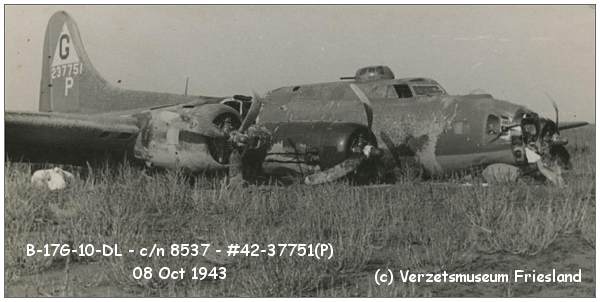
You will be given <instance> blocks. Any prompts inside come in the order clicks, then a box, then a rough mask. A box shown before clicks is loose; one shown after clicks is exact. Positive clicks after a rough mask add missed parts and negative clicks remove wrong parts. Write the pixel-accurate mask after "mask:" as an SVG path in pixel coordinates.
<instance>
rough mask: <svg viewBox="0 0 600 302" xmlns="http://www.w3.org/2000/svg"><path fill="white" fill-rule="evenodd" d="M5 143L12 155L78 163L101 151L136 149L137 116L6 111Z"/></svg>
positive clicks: (114, 151) (27, 158) (95, 155)
mask: <svg viewBox="0 0 600 302" xmlns="http://www.w3.org/2000/svg"><path fill="white" fill-rule="evenodd" d="M4 120H5V122H4V123H5V124H4V125H5V146H6V153H7V155H8V156H9V157H10V158H15V159H24V160H31V161H42V162H47V161H53V162H60V163H75V162H81V161H90V160H94V158H95V157H97V156H98V155H99V154H120V155H122V154H124V153H125V152H127V151H129V150H132V149H133V145H134V144H135V140H136V137H137V134H138V132H139V128H138V126H137V125H136V123H137V119H136V118H134V117H131V116H128V117H116V116H113V117H109V116H94V115H83V114H68V113H47V112H43V113H42V112H40V113H37V112H6V113H5V114H4Z"/></svg>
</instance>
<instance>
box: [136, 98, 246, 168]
mask: <svg viewBox="0 0 600 302" xmlns="http://www.w3.org/2000/svg"><path fill="white" fill-rule="evenodd" d="M141 115H142V116H140V117H139V120H140V125H139V127H140V129H141V131H140V134H139V136H138V138H137V141H136V144H135V148H134V156H135V157H136V159H139V160H142V161H144V163H145V164H146V165H147V166H152V167H160V168H182V169H184V170H187V171H189V172H196V171H210V170H221V169H225V168H226V166H225V164H227V161H228V159H229V156H228V154H227V150H223V149H224V148H225V149H226V148H227V146H228V144H227V142H226V138H225V137H223V135H222V134H223V131H224V130H226V128H233V129H237V127H239V125H240V117H239V114H238V112H236V111H235V110H234V109H232V108H231V107H229V106H226V105H222V104H207V105H199V106H189V107H187V106H181V107H176V108H174V109H157V110H150V111H146V112H144V113H142V114H141Z"/></svg>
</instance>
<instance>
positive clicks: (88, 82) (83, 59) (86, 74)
mask: <svg viewBox="0 0 600 302" xmlns="http://www.w3.org/2000/svg"><path fill="white" fill-rule="evenodd" d="M43 56H44V57H43V60H42V62H43V64H42V80H41V86H40V103H39V110H40V111H54V112H81V111H82V107H84V106H86V103H85V99H86V96H85V94H86V93H94V92H101V90H102V88H103V87H105V86H107V83H106V81H105V80H104V79H102V77H101V76H100V75H98V73H97V72H96V70H95V69H94V67H93V66H92V64H91V62H90V59H89V58H88V56H87V53H86V52H85V49H84V48H83V43H82V42H81V37H80V36H79V29H78V28H77V24H76V23H75V21H74V20H73V19H72V18H71V17H70V16H69V15H68V14H67V13H66V12H64V11H60V12H57V13H55V14H54V15H52V17H51V18H50V21H48V27H47V28H46V37H45V39H44V51H43ZM87 100H89V101H93V100H94V98H93V97H92V98H87Z"/></svg>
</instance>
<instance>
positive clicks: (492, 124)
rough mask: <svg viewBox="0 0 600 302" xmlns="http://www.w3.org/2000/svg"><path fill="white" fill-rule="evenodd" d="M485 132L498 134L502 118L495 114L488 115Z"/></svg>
mask: <svg viewBox="0 0 600 302" xmlns="http://www.w3.org/2000/svg"><path fill="white" fill-rule="evenodd" d="M485 129H486V130H485V132H486V133H487V134H488V135H498V133H500V131H502V130H501V129H500V118H499V117H497V116H495V115H492V114H490V115H488V118H487V123H486V128H485Z"/></svg>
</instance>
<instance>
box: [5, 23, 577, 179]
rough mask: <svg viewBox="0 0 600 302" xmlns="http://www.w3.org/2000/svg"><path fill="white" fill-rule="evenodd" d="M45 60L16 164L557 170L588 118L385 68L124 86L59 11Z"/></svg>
mask: <svg viewBox="0 0 600 302" xmlns="http://www.w3.org/2000/svg"><path fill="white" fill-rule="evenodd" d="M43 56H44V57H43V68H42V82H41V90H40V105H39V109H40V113H26V112H7V113H5V127H6V148H7V155H8V156H9V158H11V159H13V160H24V161H42V162H55V163H69V164H85V163H86V162H94V161H97V160H98V159H101V158H107V157H108V158H111V159H114V160H121V159H122V158H123V157H124V156H127V158H130V159H133V161H134V162H140V163H143V164H144V165H146V166H148V167H157V168H182V169H185V170H186V171H189V172H202V171H220V170H229V171H230V173H232V174H236V175H238V176H241V177H244V178H251V177H254V176H256V175H257V174H261V173H265V174H266V175H282V174H289V173H299V174H301V175H303V176H305V182H306V183H307V184H318V183H323V182H327V181H333V180H336V179H339V178H342V177H345V176H349V175H350V176H357V177H364V178H366V179H367V180H375V179H392V180H393V177H394V173H395V172H394V170H397V169H401V168H402V167H404V166H406V164H407V163H414V164H416V165H418V166H421V167H423V169H424V171H425V172H426V173H427V174H429V175H443V174H446V173H452V172H454V171H458V170H463V169H471V168H473V167H486V166H488V165H491V164H494V163H505V164H510V165H514V166H517V167H521V168H524V169H525V168H527V167H531V166H532V165H534V163H536V162H538V160H543V163H544V165H543V167H547V168H548V169H549V170H550V171H551V172H550V173H552V171H553V170H552V169H553V167H554V166H556V165H557V164H560V165H563V166H565V167H567V166H568V161H569V159H568V153H567V152H566V150H565V149H564V144H566V141H564V140H563V139H562V138H561V137H560V134H559V130H562V129H568V128H573V127H578V126H582V125H585V124H586V123H584V122H575V123H558V110H557V116H556V119H555V120H554V121H553V120H550V119H546V118H542V117H539V116H538V115H537V114H536V113H535V112H533V111H531V110H529V109H527V108H525V107H523V106H520V105H516V104H513V103H509V102H506V101H500V100H496V99H494V98H493V97H492V96H491V95H487V94H480V95H466V96H450V95H448V94H447V93H446V91H445V90H444V89H443V88H442V87H441V85H439V84H438V83H437V82H436V81H434V80H430V79H425V78H408V79H396V78H395V77H394V74H393V72H392V71H391V69H389V68H388V67H386V66H370V67H365V68H361V69H359V70H358V71H357V73H356V75H355V76H353V77H345V78H342V81H340V82H332V83H320V84H310V85H299V86H289V87H282V88H279V89H276V90H273V91H271V92H269V93H268V94H267V95H266V97H265V98H264V99H261V98H259V97H258V96H256V95H255V96H254V97H246V96H240V95H236V96H233V97H205V96H188V95H187V94H186V95H176V94H168V93H156V92H146V91H133V90H125V89H121V88H117V87H114V86H112V85H111V84H110V83H108V82H107V81H105V80H104V79H103V78H102V77H101V76H100V75H99V74H98V72H97V71H96V70H95V68H94V67H93V65H92V64H91V62H90V60H89V58H88V56H87V54H86V52H85V50H84V48H83V44H82V41H81V37H80V35H79V31H78V28H77V25H76V24H75V22H74V21H73V19H72V18H71V17H70V16H69V15H68V14H67V13H65V12H57V13H56V14H54V15H53V16H52V17H51V19H50V21H49V24H48V28H47V31H46V38H45V45H44V54H43ZM348 80H349V81H348ZM378 142H382V144H378Z"/></svg>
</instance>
